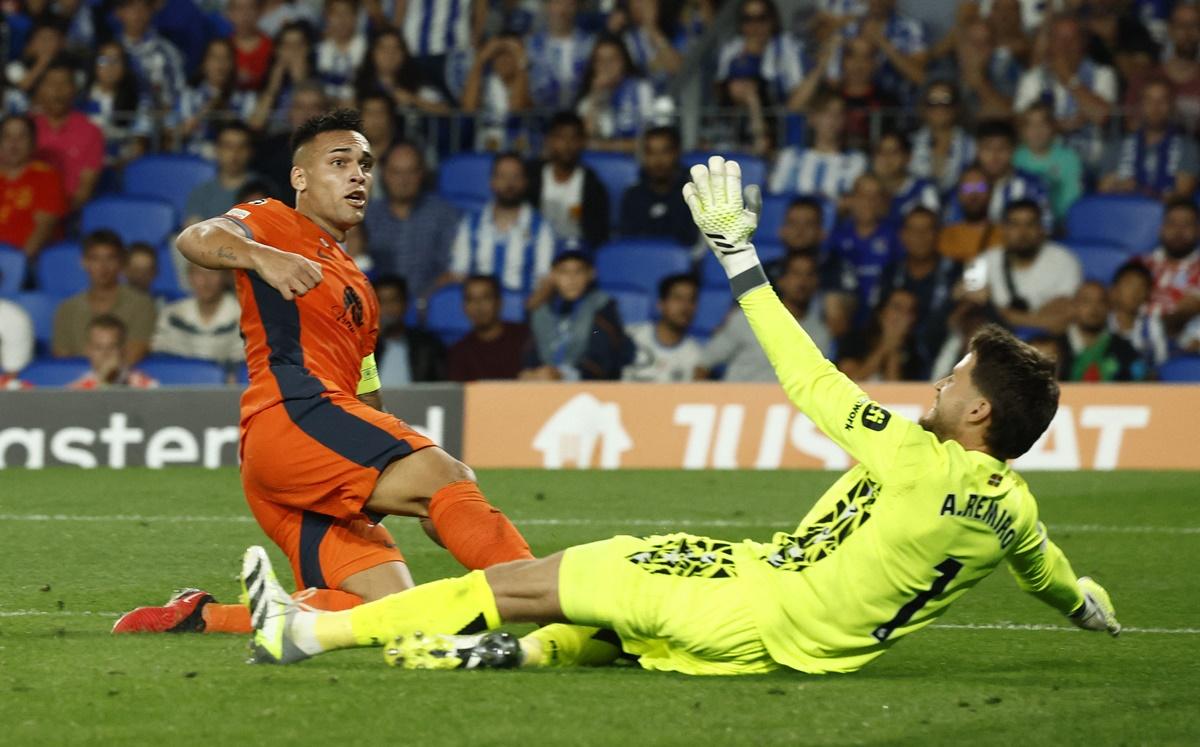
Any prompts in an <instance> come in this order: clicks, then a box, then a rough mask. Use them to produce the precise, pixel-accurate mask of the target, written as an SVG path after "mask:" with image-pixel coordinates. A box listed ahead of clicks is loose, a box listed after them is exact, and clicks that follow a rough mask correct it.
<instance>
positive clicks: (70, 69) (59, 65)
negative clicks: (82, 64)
mask: <svg viewBox="0 0 1200 747" xmlns="http://www.w3.org/2000/svg"><path fill="white" fill-rule="evenodd" d="M53 72H62V73H66V74H67V78H68V79H69V80H70V81H71V87H72V88H76V89H78V88H79V85H78V84H77V83H76V82H75V72H76V68H75V66H74V65H72V64H71V61H70V60H69V59H67V58H66V57H64V56H62V55H60V56H58V57H55V58H54V59H53V60H51V62H50V64H49V65H47V66H46V69H45V70H43V71H42V72H41V74H40V75H38V77H37V80H35V81H34V82H33V90H34V91H37V90H38V89H39V88H41V87H42V83H44V82H45V81H46V78H48V77H50V73H53Z"/></svg>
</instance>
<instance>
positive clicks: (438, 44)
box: [395, 0, 488, 98]
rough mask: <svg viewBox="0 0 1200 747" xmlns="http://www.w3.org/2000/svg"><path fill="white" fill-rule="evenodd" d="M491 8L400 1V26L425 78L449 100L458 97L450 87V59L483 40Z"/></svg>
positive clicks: (435, 0) (441, 0)
mask: <svg viewBox="0 0 1200 747" xmlns="http://www.w3.org/2000/svg"><path fill="white" fill-rule="evenodd" d="M487 6H488V4H487V0H396V8H395V19H396V25H397V26H398V27H400V28H401V29H402V30H403V31H404V42H405V43H406V44H407V45H408V49H409V51H410V52H412V56H413V58H414V59H416V60H417V64H418V65H420V67H421V75H422V77H423V78H424V79H425V80H426V81H427V82H428V83H430V84H431V85H433V86H435V87H436V88H438V89H440V90H442V92H443V93H444V94H445V95H446V97H447V98H454V97H453V96H451V95H450V94H451V92H450V89H449V88H447V86H446V77H445V76H446V64H447V61H448V58H449V57H450V56H452V55H453V53H455V52H468V51H470V50H471V48H472V46H473V45H475V44H476V43H477V42H479V41H480V39H481V38H482V35H483V25H484V22H485V21H486V20H487V11H488V7H487Z"/></svg>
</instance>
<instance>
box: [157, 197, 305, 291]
mask: <svg viewBox="0 0 1200 747" xmlns="http://www.w3.org/2000/svg"><path fill="white" fill-rule="evenodd" d="M175 245H176V246H177V247H178V248H179V251H180V253H181V254H183V256H185V257H187V259H188V260H189V261H190V262H193V263H195V264H198V265H200V266H201V267H207V268H208V269H210V270H247V271H253V272H255V273H256V274H257V275H258V276H259V277H260V278H262V280H263V281H265V282H266V283H267V284H268V285H270V286H271V287H272V288H274V289H275V290H277V291H279V294H280V295H282V296H283V297H284V299H286V300H288V301H291V300H292V299H294V298H296V297H297V296H303V295H304V294H305V293H307V292H308V291H310V290H312V289H313V288H314V287H316V286H317V284H318V283H320V282H321V266H320V265H319V264H317V263H316V262H313V261H312V260H310V259H307V258H306V257H302V256H300V255H299V254H293V253H292V252H284V251H280V250H279V249H276V248H274V247H271V246H267V245H266V244H261V243H259V242H257V241H255V240H253V239H251V238H249V237H247V236H246V235H244V234H243V233H242V232H241V229H240V228H239V227H238V225H237V224H236V223H234V222H233V221H231V220H229V219H227V218H224V217H217V218H210V219H208V220H205V221H201V222H199V223H196V224H194V225H191V226H188V227H187V228H186V229H184V231H183V233H181V234H179V238H178V239H177V240H176V242H175Z"/></svg>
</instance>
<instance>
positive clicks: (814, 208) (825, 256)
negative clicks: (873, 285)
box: [688, 195, 858, 338]
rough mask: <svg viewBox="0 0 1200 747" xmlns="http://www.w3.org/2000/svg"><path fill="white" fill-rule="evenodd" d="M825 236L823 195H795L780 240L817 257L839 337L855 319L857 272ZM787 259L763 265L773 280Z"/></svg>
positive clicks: (829, 318) (826, 311) (828, 319)
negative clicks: (821, 198) (827, 241)
mask: <svg viewBox="0 0 1200 747" xmlns="http://www.w3.org/2000/svg"><path fill="white" fill-rule="evenodd" d="M688 219H689V220H690V219H691V216H690V215H689V216H688ZM825 239H826V236H825V207H824V205H823V204H822V202H821V200H820V198H818V197H811V196H808V195H801V196H800V197H797V198H795V199H793V200H792V201H791V203H789V204H788V208H787V210H786V211H785V212H784V214H783V223H781V224H780V225H779V241H780V242H781V243H782V244H783V248H784V250H785V251H786V254H787V255H792V254H806V255H808V256H810V257H812V258H813V259H814V260H816V262H817V267H818V270H819V272H820V287H821V297H822V306H823V309H822V312H823V318H824V321H825V324H826V325H827V326H828V327H829V333H830V334H831V335H832V336H833V337H834V338H838V337H841V336H842V335H844V334H846V333H847V332H849V331H850V328H851V326H852V325H853V323H854V310H855V308H856V307H857V306H858V273H857V272H856V271H855V269H854V267H853V265H851V264H849V263H848V262H846V261H845V259H843V257H842V256H841V255H840V254H838V253H837V252H833V251H829V250H828V248H827V246H826V241H825ZM786 260H787V257H786V256H785V257H784V258H783V259H780V260H778V261H775V262H767V263H766V264H765V265H764V266H763V267H764V269H765V270H766V272H767V277H768V278H770V279H771V281H772V282H774V281H775V280H777V279H778V278H779V275H780V274H782V272H783V267H784V264H785V263H786Z"/></svg>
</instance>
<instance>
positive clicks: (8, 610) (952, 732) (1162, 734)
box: [0, 469, 1200, 747]
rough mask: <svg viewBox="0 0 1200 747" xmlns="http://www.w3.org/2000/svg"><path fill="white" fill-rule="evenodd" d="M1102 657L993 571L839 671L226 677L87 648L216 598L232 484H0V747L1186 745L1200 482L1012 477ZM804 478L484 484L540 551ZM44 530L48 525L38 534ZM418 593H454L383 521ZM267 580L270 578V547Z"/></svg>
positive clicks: (762, 511)
mask: <svg viewBox="0 0 1200 747" xmlns="http://www.w3.org/2000/svg"><path fill="white" fill-rule="evenodd" d="M1027 477H1028V478H1029V480H1030V482H1031V484H1032V486H1033V489H1034V490H1035V492H1036V493H1037V494H1038V495H1039V496H1040V502H1041V507H1042V517H1043V519H1044V520H1045V521H1046V523H1047V524H1048V525H1049V527H1050V531H1051V533H1052V535H1053V537H1054V538H1055V539H1056V540H1057V541H1058V542H1059V544H1060V545H1061V546H1062V547H1063V548H1064V550H1065V551H1066V552H1067V554H1068V556H1069V557H1070V558H1071V560H1072V562H1073V563H1074V566H1075V569H1076V571H1077V572H1079V573H1080V574H1091V575H1093V576H1095V577H1097V578H1098V579H1099V580H1100V581H1101V582H1102V583H1104V584H1106V585H1107V587H1108V589H1109V590H1110V591H1111V592H1112V595H1113V599H1114V601H1115V603H1116V605H1117V610H1118V613H1119V616H1120V619H1121V621H1122V623H1123V624H1124V625H1125V626H1126V627H1127V628H1128V630H1127V632H1126V633H1124V634H1122V635H1121V637H1120V638H1119V639H1117V640H1112V639H1110V638H1108V637H1107V636H1104V635H1101V634H1087V633H1083V632H1081V631H1076V630H1074V629H1073V628H1070V627H1069V626H1068V625H1067V623H1066V621H1065V620H1063V619H1062V618H1060V617H1059V616H1058V615H1056V614H1055V613H1054V612H1053V611H1052V610H1050V609H1049V608H1045V607H1043V606H1042V605H1041V604H1040V603H1038V602H1037V601H1036V600H1033V599H1032V598H1027V597H1025V596H1024V595H1022V594H1021V593H1020V592H1019V591H1018V590H1017V589H1016V586H1015V584H1014V583H1013V581H1012V580H1011V579H1010V578H1009V576H1008V574H1007V572H1005V571H1003V570H1001V571H1000V572H998V573H996V574H994V575H993V576H992V577H991V578H989V579H988V580H987V581H985V582H984V583H983V584H981V585H980V586H979V587H978V588H977V589H976V590H974V591H973V592H971V593H970V594H968V595H967V596H966V597H965V598H964V599H963V600H962V601H960V602H959V603H958V605H957V606H956V607H955V608H953V609H952V610H951V611H950V613H949V614H948V615H947V616H946V617H945V618H943V620H942V621H941V622H942V624H941V625H940V626H938V627H935V628H931V629H928V630H925V631H922V632H921V633H918V634H916V635H914V636H912V637H910V638H907V639H905V640H904V641H903V642H901V643H900V644H899V645H897V646H896V647H895V648H894V649H893V650H892V651H891V652H890V653H888V654H887V655H885V656H883V657H882V658H880V659H879V660H878V661H877V662H876V663H875V664H873V665H871V666H870V667H868V668H867V669H865V670H864V671H862V672H859V673H857V674H854V675H846V676H827V677H812V676H804V675H800V674H794V673H791V674H776V675H771V676H765V677H746V678H688V677H683V676H677V675H670V674H659V673H650V672H644V671H640V670H637V669H603V670H596V669H594V670H584V669H579V670H570V671H567V670H556V671H538V672H402V671H395V670H392V669H390V668H388V667H386V666H384V664H383V657H382V655H381V653H380V652H379V651H378V650H363V651H350V652H339V653H336V654H331V655H329V656H326V657H322V658H319V659H315V660H312V661H308V662H305V663H303V664H300V665H297V666H294V667H289V668H271V667H262V666H249V665H247V664H245V663H244V660H245V658H246V641H245V640H244V639H243V638H241V637H234V636H221V635H188V636H139V637H123V638H114V637H111V636H110V635H109V633H108V630H109V628H110V626H111V625H112V623H113V618H114V617H115V614H116V613H118V612H121V611H123V610H126V609H129V608H131V607H134V606H137V605H139V604H148V603H155V604H158V603H161V601H162V600H164V599H166V597H167V596H168V595H169V594H170V593H171V591H172V589H174V588H175V587H178V586H184V585H197V586H202V587H204V588H206V589H209V590H210V591H212V592H213V593H214V594H216V595H217V598H218V599H221V600H226V601H227V600H230V599H232V598H233V597H234V596H235V589H236V582H235V574H236V572H237V569H238V565H239V558H240V555H241V551H242V550H243V548H245V547H246V546H247V545H249V544H253V543H260V542H263V541H264V538H263V537H262V535H261V534H260V533H259V530H258V528H257V526H256V525H255V524H254V523H252V521H251V520H250V518H249V514H248V512H247V510H246V508H245V506H244V504H243V502H242V499H241V495H240V492H239V488H238V480H237V475H236V473H235V472H234V471H232V470H225V471H215V472H208V471H201V470H185V469H178V470H167V471H157V472H152V471H146V470H126V471H120V472H117V471H102V470H101V471H90V472H82V471H71V470H46V471H43V472H23V471H11V470H10V471H5V472H4V473H3V475H0V569H3V581H0V744H13V745H31V744H129V743H133V742H135V740H144V739H147V738H149V739H153V740H154V741H155V742H158V743H171V744H207V745H213V744H233V743H246V744H283V743H291V744H306V745H337V744H342V743H350V744H384V743H393V744H410V745H437V744H456V745H457V744H463V745H466V744H469V745H472V747H479V746H480V745H491V744H496V745H542V744H554V745H557V744H621V745H626V746H630V747H632V746H634V745H656V744H679V745H701V744H780V745H782V744H966V743H971V744H997V745H999V744H1004V745H1012V744H1018V743H1029V744H1056V745H1066V744H1086V745H1108V744H1148V745H1161V744H1197V743H1200V716H1198V714H1200V705H1198V702H1200V698H1198V696H1200V674H1198V673H1200V664H1198V662H1197V655H1198V654H1200V622H1198V621H1197V613H1200V583H1198V581H1197V578H1198V576H1197V567H1198V566H1200V552H1198V548H1200V528H1198V527H1200V495H1198V494H1197V493H1198V488H1200V477H1198V476H1197V473H1191V474H1187V473H1108V474H1104V473H1076V474H1047V473H1032V474H1030V475H1027ZM832 479H833V475H831V474H826V473H818V472H769V473H763V472H617V473H601V472H544V471H515V470H514V471H489V472H486V473H484V474H482V475H481V482H482V484H483V486H484V489H485V491H486V492H487V493H488V495H489V496H490V497H491V499H492V500H493V501H494V502H495V503H496V504H498V505H500V506H501V507H503V508H504V509H505V511H506V512H507V513H508V514H509V515H510V516H511V517H513V518H514V519H515V520H516V523H517V524H518V525H519V526H521V527H522V529H523V531H524V532H525V534H526V536H527V537H528V538H529V540H530V542H531V543H532V545H533V548H534V551H535V552H537V553H539V554H542V553H547V552H550V551H552V550H556V549H560V548H563V547H566V546H568V545H571V544H576V543H580V542H585V541H588V540H592V539H598V538H602V537H606V536H610V535H613V534H618V533H635V534H648V533H653V532H657V531H662V530H688V531H694V532H697V533H702V534H707V535H711V536H715V537H722V538H729V539H738V538H742V537H753V538H759V539H765V538H767V537H768V536H769V535H770V533H771V531H773V530H775V529H791V528H792V526H793V525H794V524H795V523H796V521H797V520H798V519H799V517H800V516H801V515H803V513H804V511H805V510H806V508H807V507H808V506H809V505H810V504H811V502H812V500H813V499H814V498H815V496H817V495H818V494H819V493H820V491H821V490H823V489H824V487H825V486H827V485H828V484H829V483H830V481H831V480H832ZM60 515H61V516H62V517H65V518H59V516H60ZM388 523H389V525H390V526H391V527H392V531H393V532H394V533H395V534H396V535H397V539H398V541H399V542H400V544H401V547H402V548H403V550H404V552H405V554H406V555H407V557H408V559H409V562H410V565H411V567H412V570H413V575H414V576H415V577H416V578H417V580H418V581H424V580H431V579H435V578H439V577H442V576H446V575H450V574H455V573H457V572H458V571H457V568H456V566H455V564H454V562H453V560H452V559H451V558H450V557H449V556H448V555H446V554H445V553H444V551H442V550H440V549H439V548H437V547H435V546H434V545H432V544H431V543H429V541H428V540H426V539H425V537H424V535H423V534H422V533H421V532H420V530H419V528H418V527H417V526H416V525H415V523H414V522H412V521H411V520H400V519H389V520H388ZM271 550H272V553H273V557H274V558H275V559H276V561H277V563H279V564H280V566H279V567H281V568H282V569H284V573H285V575H286V567H287V566H286V564H284V563H283V561H282V558H281V556H280V555H279V554H278V553H277V552H275V550H274V548H273V547H272V548H271Z"/></svg>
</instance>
